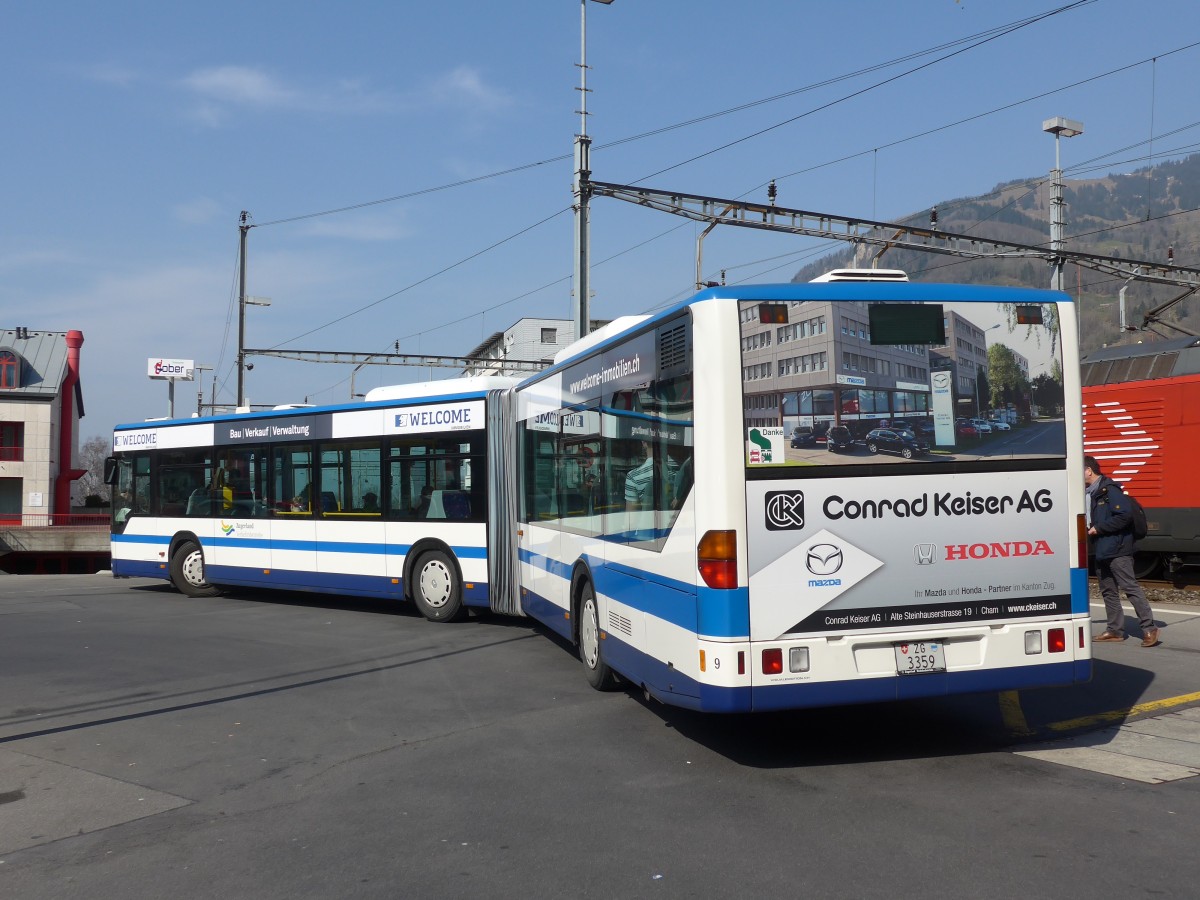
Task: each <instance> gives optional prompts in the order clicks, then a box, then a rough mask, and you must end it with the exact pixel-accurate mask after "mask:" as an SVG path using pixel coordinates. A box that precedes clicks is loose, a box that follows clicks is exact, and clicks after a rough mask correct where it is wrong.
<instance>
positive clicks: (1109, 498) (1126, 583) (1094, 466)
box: [1083, 456, 1158, 647]
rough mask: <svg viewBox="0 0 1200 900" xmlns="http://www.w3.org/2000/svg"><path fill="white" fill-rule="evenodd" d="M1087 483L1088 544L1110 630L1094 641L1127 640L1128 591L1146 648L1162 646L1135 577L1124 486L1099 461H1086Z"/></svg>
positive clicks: (1129, 511) (1130, 518)
mask: <svg viewBox="0 0 1200 900" xmlns="http://www.w3.org/2000/svg"><path fill="white" fill-rule="evenodd" d="M1083 483H1084V484H1085V485H1086V486H1087V491H1086V496H1087V503H1086V510H1087V522H1088V532H1087V533H1088V541H1089V543H1090V544H1091V551H1092V556H1093V558H1094V559H1095V560H1096V575H1097V577H1098V580H1099V582H1100V595H1101V596H1102V597H1103V598H1104V611H1105V612H1106V613H1107V614H1108V627H1107V628H1105V630H1104V631H1103V632H1101V633H1100V634H1098V635H1096V636H1095V637H1093V638H1092V640H1093V641H1123V640H1125V612H1124V610H1123V609H1122V608H1121V591H1124V592H1125V596H1126V597H1128V598H1129V602H1130V603H1131V604H1133V609H1134V611H1135V612H1136V613H1137V615H1138V621H1139V623H1140V624H1141V626H1142V646H1143V647H1153V646H1155V645H1156V644H1157V643H1158V627H1157V626H1156V625H1155V624H1154V613H1152V612H1151V611H1150V604H1149V603H1148V602H1147V601H1146V595H1145V594H1144V593H1143V592H1142V586H1141V585H1140V584H1138V581H1137V579H1136V578H1135V577H1134V576H1133V510H1132V509H1131V508H1130V505H1129V500H1128V499H1127V498H1126V496H1125V492H1124V491H1123V490H1122V489H1121V485H1120V484H1118V483H1117V482H1115V481H1113V480H1112V479H1111V478H1109V477H1108V476H1107V475H1105V474H1104V473H1103V471H1102V470H1101V469H1100V463H1098V462H1096V459H1095V457H1092V456H1087V457H1084V460H1083Z"/></svg>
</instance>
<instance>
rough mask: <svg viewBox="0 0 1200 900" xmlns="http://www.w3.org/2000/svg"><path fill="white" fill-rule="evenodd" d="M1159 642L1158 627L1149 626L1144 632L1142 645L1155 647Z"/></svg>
mask: <svg viewBox="0 0 1200 900" xmlns="http://www.w3.org/2000/svg"><path fill="white" fill-rule="evenodd" d="M1157 644H1158V629H1157V628H1147V629H1146V631H1145V632H1144V633H1143V634H1142V646H1143V647H1153V646H1155V645H1157Z"/></svg>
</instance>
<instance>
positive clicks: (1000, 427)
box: [988, 419, 1012, 431]
mask: <svg viewBox="0 0 1200 900" xmlns="http://www.w3.org/2000/svg"><path fill="white" fill-rule="evenodd" d="M988 424H989V425H991V426H992V431H1012V426H1011V425H1009V424H1008V423H1007V422H1002V421H1000V420H999V419H993V420H992V421H990V422H988Z"/></svg>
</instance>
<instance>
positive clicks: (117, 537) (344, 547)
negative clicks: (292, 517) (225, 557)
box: [112, 534, 487, 559]
mask: <svg viewBox="0 0 1200 900" xmlns="http://www.w3.org/2000/svg"><path fill="white" fill-rule="evenodd" d="M112 539H113V542H114V543H119V544H151V545H154V544H170V543H171V537H170V536H169V535H158V534H134V535H130V534H114V535H113V536H112ZM200 545H201V546H202V547H228V548H235V549H238V550H293V551H300V552H307V553H365V554H374V555H378V556H406V555H407V554H408V553H409V551H411V550H412V547H413V545H412V544H373V543H362V542H353V543H351V542H349V541H292V540H280V539H273V538H242V537H211V538H209V537H202V538H200ZM450 549H451V550H453V551H454V555H455V556H457V557H458V558H459V559H487V547H466V546H455V545H451V547H450Z"/></svg>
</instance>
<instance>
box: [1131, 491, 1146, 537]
mask: <svg viewBox="0 0 1200 900" xmlns="http://www.w3.org/2000/svg"><path fill="white" fill-rule="evenodd" d="M1125 496H1126V497H1128V498H1129V511H1130V512H1131V513H1133V539H1134V540H1135V541H1140V540H1142V538H1144V537H1145V536H1146V535H1147V534H1148V533H1149V531H1150V527H1149V525H1148V524H1147V523H1146V510H1145V509H1143V508H1142V504H1140V503H1138V499H1137V497H1135V496H1133V495H1132V494H1126V495H1125Z"/></svg>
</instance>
